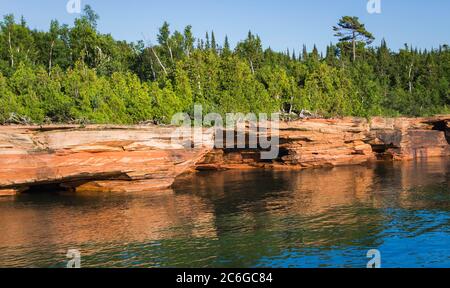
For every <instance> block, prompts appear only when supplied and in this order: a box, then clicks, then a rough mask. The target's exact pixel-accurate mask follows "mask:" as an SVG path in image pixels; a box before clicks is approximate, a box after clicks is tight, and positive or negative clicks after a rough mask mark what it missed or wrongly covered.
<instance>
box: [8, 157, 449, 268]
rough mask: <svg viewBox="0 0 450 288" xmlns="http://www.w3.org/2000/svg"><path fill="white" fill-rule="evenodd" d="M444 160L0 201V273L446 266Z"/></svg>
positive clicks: (241, 174) (233, 175)
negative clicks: (72, 252)
mask: <svg viewBox="0 0 450 288" xmlns="http://www.w3.org/2000/svg"><path fill="white" fill-rule="evenodd" d="M449 181H450V161H448V159H434V160H430V161H426V162H407V163H378V164H371V165H368V166H352V167H341V168H333V169H317V170H305V171H228V172H205V173H199V174H196V175H190V176H185V177H183V178H182V179H179V180H178V181H177V183H176V185H175V187H174V190H173V191H161V192H160V193H151V194H149V193H135V194H95V193H91V194H68V193H62V192H61V193H58V192H55V191H48V192H47V193H43V194H42V193H41V194H26V195H20V196H17V197H14V198H11V197H5V198H0V227H1V228H0V231H1V233H0V267H65V265H66V263H67V260H68V259H67V258H66V253H67V250H68V249H77V250H79V251H80V253H81V265H82V267H356V268H364V267H366V265H367V262H368V261H369V260H370V259H369V258H367V257H366V254H367V251H368V250H370V249H378V250H379V251H380V254H381V266H382V267H450V245H449V244H450V189H449Z"/></svg>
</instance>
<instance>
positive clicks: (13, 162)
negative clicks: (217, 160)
mask: <svg viewBox="0 0 450 288" xmlns="http://www.w3.org/2000/svg"><path fill="white" fill-rule="evenodd" d="M175 129H176V128H172V127H167V128H166V127H156V126H143V127H106V126H103V127H101V126H90V127H85V128H76V127H70V126H62V127H46V128H44V129H41V128H36V127H1V128H0V190H2V191H3V192H1V193H2V194H8V195H11V194H14V193H16V192H20V191H23V190H26V189H27V188H29V187H35V186H37V185H38V186H39V185H40V186H42V185H54V184H57V185H59V186H60V187H61V188H66V189H73V190H76V191H90V190H98V191H112V192H114V191H120V192H127V191H130V192H134V191H137V190H139V191H142V190H144V191H145V190H155V189H164V188H168V187H170V186H171V185H172V183H173V181H174V180H175V177H177V176H178V175H180V174H182V173H184V172H186V171H187V170H188V169H190V168H191V167H192V166H193V165H194V164H195V163H196V162H197V161H198V160H199V159H200V158H201V157H203V156H204V154H205V153H206V152H208V151H209V149H208V148H206V147H199V148H196V149H191V148H190V147H191V146H192V145H191V143H186V141H187V142H189V141H190V140H189V139H183V140H181V139H180V140H179V143H178V142H177V141H172V139H171V137H172V135H173V132H174V130H175ZM207 136H208V135H206V136H205V139H206V140H207V141H206V142H205V144H207V143H208V141H213V137H212V135H209V138H208V137H207ZM206 146H207V145H206ZM1 188H2V189H1Z"/></svg>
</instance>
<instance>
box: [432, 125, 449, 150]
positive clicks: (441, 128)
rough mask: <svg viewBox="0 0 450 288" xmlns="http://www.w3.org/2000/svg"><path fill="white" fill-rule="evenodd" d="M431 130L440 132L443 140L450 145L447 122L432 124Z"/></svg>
mask: <svg viewBox="0 0 450 288" xmlns="http://www.w3.org/2000/svg"><path fill="white" fill-rule="evenodd" d="M433 130H435V131H442V132H444V134H445V139H446V140H447V143H448V144H449V145H450V128H449V126H448V121H438V122H435V123H434V124H433Z"/></svg>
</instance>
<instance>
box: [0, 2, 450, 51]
mask: <svg viewBox="0 0 450 288" xmlns="http://www.w3.org/2000/svg"><path fill="white" fill-rule="evenodd" d="M68 1H81V5H82V6H84V5H86V4H89V5H91V7H92V8H93V9H94V10H95V11H96V12H97V13H98V14H99V15H100V20H99V22H98V29H99V30H100V31H101V32H102V33H110V34H112V35H113V36H114V38H116V39H118V40H127V41H130V42H131V41H137V40H145V41H146V42H148V43H155V42H156V35H157V33H158V28H159V27H160V26H161V24H162V23H163V22H164V21H167V22H169V23H170V25H171V29H172V30H179V31H182V30H183V29H184V27H185V26H186V25H192V26H193V31H194V34H195V35H196V36H197V37H204V35H205V33H206V32H207V31H211V30H214V33H215V36H216V39H217V41H218V42H219V43H222V42H223V39H224V38H225V35H228V38H229V40H230V43H231V44H232V45H235V44H236V43H237V42H238V41H240V40H243V39H245V37H246V35H247V33H248V31H249V30H251V31H252V32H254V33H255V34H258V35H259V36H260V37H261V39H262V41H263V45H264V47H266V48H267V47H271V48H272V49H274V50H277V51H286V49H287V48H289V49H290V51H292V49H295V50H296V51H299V50H300V49H301V47H302V45H303V44H305V45H307V47H308V48H309V50H310V49H312V47H313V45H314V44H317V47H318V48H319V50H320V51H324V50H325V47H326V45H327V44H329V43H330V42H336V41H337V39H336V38H335V37H334V36H333V34H334V33H333V31H332V26H333V25H335V24H336V23H337V22H338V20H339V18H340V17H341V16H344V15H349V16H357V17H359V18H360V20H361V21H362V22H363V23H365V25H366V28H367V30H369V31H370V32H372V33H373V34H374V36H375V37H376V41H375V42H374V44H377V45H378V44H379V43H380V41H381V39H383V38H384V39H386V41H387V43H388V45H389V47H391V48H392V49H394V50H397V49H399V48H402V47H403V46H404V44H405V43H407V44H410V45H412V46H414V47H418V48H422V49H425V48H426V49H430V48H436V47H438V46H439V45H440V44H449V43H450V31H449V27H450V1H448V0H339V1H334V0H277V1H275V0H271V1H269V0H209V1H207V0H189V1H186V0H184V1H183V0H170V1H168V0H158V1H154V0H32V1H30V0H0V14H1V15H2V16H3V15H6V14H9V13H13V14H14V15H16V17H20V16H22V15H23V16H24V17H25V19H26V21H27V23H28V25H29V26H30V27H31V28H32V29H34V28H36V29H39V30H47V29H48V27H49V23H50V21H51V20H52V19H57V20H59V21H60V23H66V24H72V23H73V21H74V19H75V18H76V17H79V14H76V13H74V14H70V13H68V12H67V9H66V4H67V2H68ZM368 1H380V4H381V5H380V7H381V13H379V14H378V13H373V14H370V13H368V11H367V3H368Z"/></svg>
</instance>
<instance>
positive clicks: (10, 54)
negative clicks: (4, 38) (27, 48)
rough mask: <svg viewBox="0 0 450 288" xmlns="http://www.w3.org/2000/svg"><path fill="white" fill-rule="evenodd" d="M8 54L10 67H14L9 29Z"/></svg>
mask: <svg viewBox="0 0 450 288" xmlns="http://www.w3.org/2000/svg"><path fill="white" fill-rule="evenodd" d="M8 43H9V56H10V58H11V67H12V68H14V52H13V49H12V43H11V31H9V32H8Z"/></svg>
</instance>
